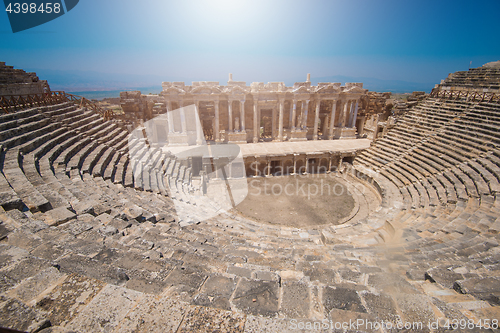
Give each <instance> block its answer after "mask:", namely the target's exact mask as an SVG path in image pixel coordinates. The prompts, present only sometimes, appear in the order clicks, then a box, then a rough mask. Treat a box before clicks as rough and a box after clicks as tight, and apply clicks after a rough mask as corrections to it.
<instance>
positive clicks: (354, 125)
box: [351, 100, 359, 127]
mask: <svg viewBox="0 0 500 333" xmlns="http://www.w3.org/2000/svg"><path fill="white" fill-rule="evenodd" d="M358 106H359V100H356V106H355V107H354V115H353V117H352V123H351V127H356V119H357V118H358Z"/></svg>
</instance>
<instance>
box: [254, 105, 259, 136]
mask: <svg viewBox="0 0 500 333" xmlns="http://www.w3.org/2000/svg"><path fill="white" fill-rule="evenodd" d="M258 109H259V106H258V105H257V100H254V101H253V143H257V142H259V129H260V126H259V124H258V122H257V120H258V119H257V118H258V117H257V112H258Z"/></svg>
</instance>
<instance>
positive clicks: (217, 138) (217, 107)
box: [214, 99, 220, 142]
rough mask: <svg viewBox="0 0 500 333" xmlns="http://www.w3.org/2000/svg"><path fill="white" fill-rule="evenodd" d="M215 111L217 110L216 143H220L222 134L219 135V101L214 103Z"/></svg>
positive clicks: (215, 122) (215, 124) (215, 123)
mask: <svg viewBox="0 0 500 333" xmlns="http://www.w3.org/2000/svg"><path fill="white" fill-rule="evenodd" d="M214 110H215V121H214V137H215V142H219V140H220V133H219V100H218V99H217V100H215V101H214Z"/></svg>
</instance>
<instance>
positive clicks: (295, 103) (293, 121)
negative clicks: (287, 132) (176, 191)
mask: <svg viewBox="0 0 500 333" xmlns="http://www.w3.org/2000/svg"><path fill="white" fill-rule="evenodd" d="M296 115H297V100H295V99H294V100H293V105H292V124H291V125H292V128H291V130H292V131H295V117H296Z"/></svg>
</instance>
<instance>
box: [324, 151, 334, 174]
mask: <svg viewBox="0 0 500 333" xmlns="http://www.w3.org/2000/svg"><path fill="white" fill-rule="evenodd" d="M332 157H333V156H332V152H330V159H329V161H328V171H327V172H326V173H330V172H331V171H332Z"/></svg>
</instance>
